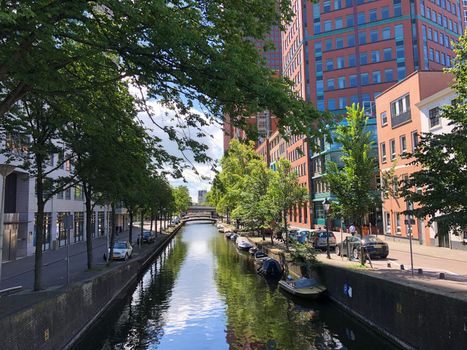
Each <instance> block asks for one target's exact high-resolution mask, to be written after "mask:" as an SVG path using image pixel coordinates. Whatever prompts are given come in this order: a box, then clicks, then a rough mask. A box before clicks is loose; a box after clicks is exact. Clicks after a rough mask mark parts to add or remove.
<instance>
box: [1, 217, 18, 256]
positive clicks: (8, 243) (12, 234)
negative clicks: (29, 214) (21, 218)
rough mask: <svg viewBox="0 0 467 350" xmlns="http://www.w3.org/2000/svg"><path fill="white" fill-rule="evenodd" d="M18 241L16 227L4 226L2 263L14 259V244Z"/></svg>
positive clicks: (13, 225)
mask: <svg viewBox="0 0 467 350" xmlns="http://www.w3.org/2000/svg"><path fill="white" fill-rule="evenodd" d="M17 240H18V225H17V224H5V226H4V231H3V261H8V260H15V259H16V242H17Z"/></svg>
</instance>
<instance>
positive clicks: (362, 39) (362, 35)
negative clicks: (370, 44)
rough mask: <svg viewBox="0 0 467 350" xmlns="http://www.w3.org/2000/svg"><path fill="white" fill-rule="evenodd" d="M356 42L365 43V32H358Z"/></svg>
mask: <svg viewBox="0 0 467 350" xmlns="http://www.w3.org/2000/svg"><path fill="white" fill-rule="evenodd" d="M358 43H359V44H360V45H363V44H366V33H365V32H360V33H358Z"/></svg>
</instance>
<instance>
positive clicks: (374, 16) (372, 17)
mask: <svg viewBox="0 0 467 350" xmlns="http://www.w3.org/2000/svg"><path fill="white" fill-rule="evenodd" d="M377 20H378V14H377V13H376V9H372V10H370V22H375V21H377Z"/></svg>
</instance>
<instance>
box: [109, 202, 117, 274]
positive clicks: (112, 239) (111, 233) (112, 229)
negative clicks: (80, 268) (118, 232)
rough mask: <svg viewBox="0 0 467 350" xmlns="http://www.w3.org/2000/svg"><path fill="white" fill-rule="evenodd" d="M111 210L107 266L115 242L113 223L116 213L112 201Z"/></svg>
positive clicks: (110, 259)
mask: <svg viewBox="0 0 467 350" xmlns="http://www.w3.org/2000/svg"><path fill="white" fill-rule="evenodd" d="M111 210H112V212H111V213H112V214H111V217H112V219H111V221H112V226H111V228H110V244H109V245H110V251H109V258H108V259H107V266H109V265H110V263H111V262H112V260H113V259H112V256H113V253H114V243H115V223H116V217H117V214H115V204H114V202H112V204H111Z"/></svg>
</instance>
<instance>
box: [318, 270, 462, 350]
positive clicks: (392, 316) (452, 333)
mask: <svg viewBox="0 0 467 350" xmlns="http://www.w3.org/2000/svg"><path fill="white" fill-rule="evenodd" d="M318 273H319V276H320V278H321V281H322V282H323V284H324V285H325V286H326V287H327V289H328V294H329V296H330V297H331V298H332V299H333V300H334V301H336V302H337V303H338V304H340V305H341V306H342V307H343V308H344V309H345V310H346V311H348V312H349V313H352V314H353V315H354V316H356V317H357V318H359V319H361V320H362V321H363V322H365V323H367V324H370V325H371V326H372V327H373V328H375V329H376V330H377V331H379V332H381V333H383V334H384V335H386V336H387V337H388V338H391V339H392V340H393V341H395V342H397V343H399V345H401V346H402V347H404V348H409V349H410V348H416V349H424V350H431V349H433V350H435V349H436V350H439V349H461V348H465V346H466V344H467V300H466V298H465V293H464V294H462V293H460V292H459V293H456V292H455V291H453V292H452V293H447V292H442V291H437V290H436V289H434V288H429V287H424V286H421V285H420V284H416V285H415V284H411V285H408V283H410V282H407V283H403V282H402V281H395V280H388V279H385V278H384V277H381V276H375V275H369V274H367V273H365V272H362V271H358V270H351V269H347V268H341V267H336V266H330V265H325V264H323V265H321V266H320V267H319V270H318Z"/></svg>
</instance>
